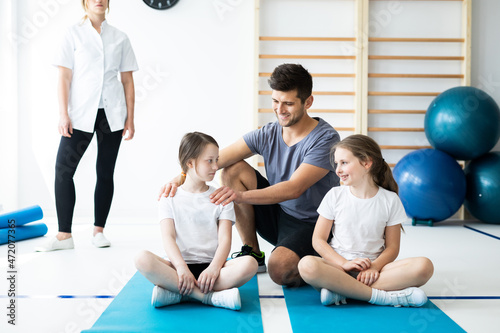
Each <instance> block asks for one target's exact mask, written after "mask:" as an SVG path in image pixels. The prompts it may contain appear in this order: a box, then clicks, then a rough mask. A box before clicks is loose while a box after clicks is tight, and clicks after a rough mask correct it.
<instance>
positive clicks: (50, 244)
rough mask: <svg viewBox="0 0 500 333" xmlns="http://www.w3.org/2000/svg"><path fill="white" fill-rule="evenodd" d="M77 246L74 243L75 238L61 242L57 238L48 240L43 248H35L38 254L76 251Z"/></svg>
mask: <svg viewBox="0 0 500 333" xmlns="http://www.w3.org/2000/svg"><path fill="white" fill-rule="evenodd" d="M74 248H75V244H74V243H73V237H70V238H68V239H64V240H59V239H57V237H55V236H54V237H52V238H50V239H48V240H47V241H46V242H45V244H43V245H42V246H37V247H35V251H37V252H50V251H56V250H70V249H74Z"/></svg>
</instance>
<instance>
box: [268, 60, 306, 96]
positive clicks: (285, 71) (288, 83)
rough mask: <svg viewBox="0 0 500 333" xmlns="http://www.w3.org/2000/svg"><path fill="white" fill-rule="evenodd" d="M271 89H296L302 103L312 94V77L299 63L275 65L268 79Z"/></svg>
mask: <svg viewBox="0 0 500 333" xmlns="http://www.w3.org/2000/svg"><path fill="white" fill-rule="evenodd" d="M268 82H269V85H270V86H271V89H273V90H277V91H285V92H286V91H291V90H294V89H297V97H298V98H300V100H301V102H302V104H303V103H304V102H305V101H306V99H307V98H309V96H311V95H312V86H313V82H312V77H311V74H309V72H308V71H307V70H306V69H305V68H304V67H302V65H299V64H282V65H279V66H278V67H276V68H275V69H274V71H273V73H272V74H271V77H270V78H269V80H268Z"/></svg>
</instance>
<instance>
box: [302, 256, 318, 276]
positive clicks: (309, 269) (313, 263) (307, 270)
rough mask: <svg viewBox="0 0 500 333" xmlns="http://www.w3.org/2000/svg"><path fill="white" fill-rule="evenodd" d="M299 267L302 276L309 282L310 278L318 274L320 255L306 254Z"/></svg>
mask: <svg viewBox="0 0 500 333" xmlns="http://www.w3.org/2000/svg"><path fill="white" fill-rule="evenodd" d="M298 268H299V274H300V276H301V277H302V278H303V279H304V280H306V282H307V280H308V279H310V278H312V277H314V276H315V275H316V274H317V270H318V257H314V256H305V257H304V258H302V259H301V260H300V261H299V265H298Z"/></svg>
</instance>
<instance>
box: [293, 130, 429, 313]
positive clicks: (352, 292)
mask: <svg viewBox="0 0 500 333" xmlns="http://www.w3.org/2000/svg"><path fill="white" fill-rule="evenodd" d="M331 160H332V164H333V166H334V167H335V169H336V173H337V175H338V176H339V178H340V181H341V182H342V184H343V186H338V187H334V188H332V189H331V190H330V191H329V192H328V193H327V194H326V196H325V198H324V199H323V201H322V202H321V204H320V206H319V208H318V213H319V218H318V221H317V222H316V226H315V229H314V234H313V247H314V249H315V250H316V252H317V253H318V254H319V255H320V256H321V257H315V256H307V257H304V258H303V259H302V260H301V261H300V262H299V272H300V275H301V276H302V278H303V279H304V281H306V282H307V283H309V284H310V285H312V286H313V287H315V288H317V289H318V290H321V295H320V299H321V303H322V304H323V305H331V304H337V305H339V304H340V303H344V304H345V302H346V298H352V299H357V300H363V301H367V302H370V303H372V304H377V305H392V306H415V307H418V306H422V305H424V304H425V303H426V302H427V296H426V295H425V293H424V291H423V290H422V289H420V288H418V287H420V286H422V285H424V284H425V283H426V282H427V281H428V280H429V279H430V278H431V276H432V274H433V271H434V267H433V265H432V262H431V261H430V260H429V259H427V258H425V257H418V258H407V259H402V260H396V261H395V259H396V258H397V256H398V253H399V246H400V236H401V223H403V222H405V221H406V220H407V217H406V214H405V211H404V208H403V204H402V203H401V200H400V199H399V196H398V194H397V193H398V185H397V183H396V181H395V180H394V178H393V176H392V172H391V169H390V167H389V165H388V164H387V163H386V162H385V161H384V159H383V157H382V152H381V150H380V147H379V145H378V144H377V143H376V142H375V141H374V140H373V139H371V138H370V137H368V136H366V135H352V136H349V137H347V138H345V139H344V140H342V141H340V142H339V143H337V144H336V145H335V146H334V147H333V148H332V150H331ZM331 235H333V237H331ZM330 237H331V240H330Z"/></svg>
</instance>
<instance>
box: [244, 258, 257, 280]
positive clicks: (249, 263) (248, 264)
mask: <svg viewBox="0 0 500 333" xmlns="http://www.w3.org/2000/svg"><path fill="white" fill-rule="evenodd" d="M241 259H242V261H241V264H240V266H241V269H240V270H241V272H242V275H243V276H245V277H248V279H251V278H252V277H253V276H254V275H255V274H256V273H257V270H258V269H259V264H258V263H257V260H255V259H254V258H253V257H251V256H243V257H241Z"/></svg>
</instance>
